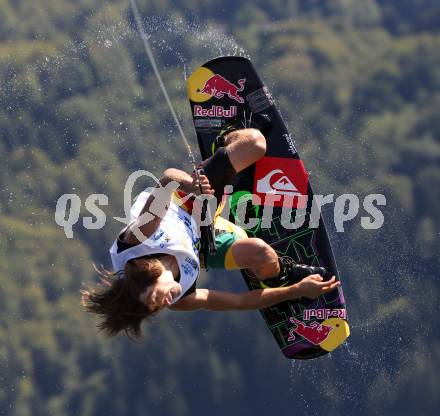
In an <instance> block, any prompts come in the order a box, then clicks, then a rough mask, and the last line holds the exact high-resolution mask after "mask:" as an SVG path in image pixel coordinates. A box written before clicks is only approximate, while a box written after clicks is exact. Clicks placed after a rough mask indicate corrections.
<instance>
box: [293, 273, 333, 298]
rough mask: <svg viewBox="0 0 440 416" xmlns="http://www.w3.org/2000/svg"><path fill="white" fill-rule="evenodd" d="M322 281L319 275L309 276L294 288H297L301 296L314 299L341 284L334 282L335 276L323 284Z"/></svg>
mask: <svg viewBox="0 0 440 416" xmlns="http://www.w3.org/2000/svg"><path fill="white" fill-rule="evenodd" d="M323 280H324V279H323V278H322V276H320V275H319V274H311V275H310V276H307V277H305V278H304V279H302V280H301V281H300V282H298V283H297V284H296V285H294V286H297V288H298V289H299V290H300V292H301V296H303V297H306V298H310V299H315V298H317V297H318V296H321V295H323V294H325V293H328V292H331V291H332V290H334V289H336V288H337V287H338V286H340V285H341V282H338V281H336V277H335V276H333V277H332V278H331V279H330V280H327V281H325V282H324V281H323Z"/></svg>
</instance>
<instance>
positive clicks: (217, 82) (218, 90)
mask: <svg viewBox="0 0 440 416" xmlns="http://www.w3.org/2000/svg"><path fill="white" fill-rule="evenodd" d="M245 82H246V78H243V79H239V80H238V85H235V84H233V83H232V82H230V81H228V80H227V79H226V78H224V77H222V76H221V75H218V74H215V75H213V76H212V77H211V78H209V79H208V80H207V81H206V82H205V85H204V86H203V88H202V89H201V90H200V91H198V92H200V93H203V94H209V95H211V96H212V97H215V98H217V99H220V98H223V97H224V96H225V95H227V96H228V97H229V98H230V99H231V100H234V101H237V102H238V103H240V104H243V103H244V99H243V98H242V97H241V96H240V95H239V94H238V93H239V92H242V91H243V90H244V84H245Z"/></svg>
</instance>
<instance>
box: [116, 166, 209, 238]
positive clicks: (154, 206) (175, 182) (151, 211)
mask: <svg viewBox="0 0 440 416" xmlns="http://www.w3.org/2000/svg"><path fill="white" fill-rule="evenodd" d="M159 182H160V184H159V185H158V186H157V187H156V188H154V189H153V191H152V192H151V195H150V196H149V197H148V199H147V201H146V202H145V205H144V207H143V208H142V211H141V212H140V215H139V218H138V219H137V221H135V222H134V223H133V224H131V225H130V228H129V229H128V230H127V231H126V232H125V234H124V242H125V243H127V244H132V245H136V244H139V243H140V242H142V241H143V240H144V239H145V238H148V237H151V236H152V235H153V234H154V232H155V231H156V230H157V228H158V227H159V224H160V222H161V221H162V219H163V217H164V216H165V214H166V213H167V210H168V207H169V205H170V202H171V198H172V195H173V192H174V191H176V190H177V189H180V190H182V191H184V192H185V193H188V194H189V193H191V192H192V193H200V189H199V185H198V183H197V182H196V178H195V176H190V175H188V174H187V173H186V172H184V171H182V170H179V169H173V168H171V169H167V170H165V172H164V173H163V175H162V177H161V178H160V180H159ZM200 184H201V187H202V191H203V192H204V193H212V192H211V187H210V185H209V181H208V179H207V178H206V176H204V175H201V176H200Z"/></svg>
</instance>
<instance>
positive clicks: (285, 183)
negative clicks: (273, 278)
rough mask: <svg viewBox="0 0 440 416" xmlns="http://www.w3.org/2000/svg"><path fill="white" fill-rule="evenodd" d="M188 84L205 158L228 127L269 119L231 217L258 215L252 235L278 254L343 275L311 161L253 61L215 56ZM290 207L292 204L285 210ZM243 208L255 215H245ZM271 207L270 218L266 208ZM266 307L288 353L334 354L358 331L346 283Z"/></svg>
mask: <svg viewBox="0 0 440 416" xmlns="http://www.w3.org/2000/svg"><path fill="white" fill-rule="evenodd" d="M187 88H188V96H189V100H190V104H191V112H192V116H193V121H194V126H195V130H196V134H197V139H198V144H199V147H200V152H201V156H202V158H203V159H206V158H208V157H209V156H211V155H212V151H213V150H212V149H213V142H214V140H215V139H216V137H217V136H218V135H219V133H220V132H221V131H222V130H223V129H225V128H226V127H228V126H230V125H232V124H233V123H237V122H238V123H241V125H242V126H243V127H248V126H252V120H257V119H260V120H263V124H264V123H265V129H264V130H265V131H264V135H265V137H266V141H267V151H266V154H265V156H264V157H263V158H262V159H260V160H259V161H257V162H256V163H255V164H254V165H252V166H251V167H249V168H247V169H246V170H245V171H243V172H240V174H239V175H237V178H236V180H235V182H234V184H233V193H232V194H231V195H230V196H229V205H230V206H229V208H230V212H231V220H232V221H233V222H234V223H236V224H237V225H241V226H246V224H248V222H247V220H248V218H255V219H256V221H254V224H253V225H252V228H249V226H246V228H247V229H246V232H247V234H248V236H250V237H258V238H261V239H263V240H264V241H266V242H267V243H268V244H270V245H271V246H272V247H273V248H274V250H275V251H276V252H277V253H278V255H280V256H289V257H291V258H292V259H293V260H294V261H295V262H297V263H301V264H307V265H310V266H321V267H325V268H326V269H327V270H328V271H330V272H331V274H332V275H335V276H336V278H337V279H338V280H339V273H338V270H337V267H336V262H335V259H334V256H333V252H332V249H331V246H330V242H329V239H328V236H327V232H326V229H325V225H324V222H323V220H322V218H321V215H320V213H318V220H316V219H315V220H312V201H313V191H312V188H311V186H310V183H309V178H308V173H307V171H306V169H305V167H304V163H303V161H302V160H301V158H300V156H299V154H298V151H297V149H296V144H295V142H294V140H293V138H292V135H291V134H290V133H289V131H288V129H287V127H286V124H285V123H284V121H283V119H282V117H281V114H280V112H279V111H278V110H277V108H276V105H275V102H274V99H273V97H272V95H271V94H270V92H269V90H268V89H267V87H266V86H265V85H264V84H263V82H262V81H261V79H260V77H259V76H258V74H257V72H256V71H255V69H254V67H253V65H252V63H251V62H250V61H249V60H248V59H246V58H244V57H237V56H225V57H219V58H216V59H213V60H211V61H209V62H206V63H205V64H203V65H202V66H200V67H199V68H197V69H196V70H195V71H194V72H193V73H192V74H191V76H190V77H189V78H188V83H187ZM252 194H253V195H254V196H253V197H252ZM255 195H256V196H255ZM283 207H284V208H288V209H287V210H286V209H285V210H284V213H283ZM243 211H244V212H245V213H246V212H247V214H248V215H247V217H246V216H245V217H243V215H240V213H241V214H243ZM268 212H270V213H271V215H270V223H268V222H267V220H265V218H267V215H264V214H265V213H266V214H267V213H268ZM286 212H288V213H290V214H289V215H288V217H286ZM315 217H316V215H315ZM243 218H244V219H243ZM295 221H298V222H295ZM313 221H314V222H315V224H313V227H312V226H311V225H312V224H311V223H312V222H313ZM301 222H302V224H301ZM292 224H293V227H292ZM242 274H243V277H244V279H245V281H246V284H247V286H248V288H249V289H250V290H255V289H261V287H262V285H261V282H260V281H259V280H258V279H257V278H256V277H255V276H252V274H251V273H250V272H249V271H247V270H242ZM260 312H261V314H262V315H263V317H264V319H265V321H266V323H267V326H268V327H269V329H270V331H271V332H272V334H273V336H274V338H275V340H276V342H277V343H278V345H279V347H280V349H281V350H282V352H283V353H284V355H285V356H286V357H288V358H294V359H311V358H315V357H319V356H321V355H324V354H327V353H329V352H331V351H333V350H334V349H335V348H336V347H338V346H339V345H341V344H342V343H343V342H344V341H345V340H346V339H347V337H348V336H349V334H350V329H349V326H348V323H347V313H346V308H345V300H344V296H343V292H342V288H341V287H339V288H337V289H335V290H333V291H332V292H330V293H327V294H325V295H323V296H321V297H319V298H317V299H308V298H300V299H296V300H291V301H287V302H282V303H279V304H277V305H274V306H271V307H269V308H266V309H263V310H261V311H260Z"/></svg>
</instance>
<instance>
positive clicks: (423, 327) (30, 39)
mask: <svg viewBox="0 0 440 416" xmlns="http://www.w3.org/2000/svg"><path fill="white" fill-rule="evenodd" d="M139 4H140V9H141V13H142V15H143V17H144V18H145V22H144V23H145V28H146V30H147V31H148V33H150V34H151V35H152V37H151V41H152V43H153V46H154V49H155V53H156V56H157V58H158V60H159V64H160V67H161V68H162V69H163V76H164V79H165V80H166V83H167V86H168V89H169V92H170V94H171V96H172V100H173V102H174V104H175V105H176V107H177V109H178V113H179V117H180V118H181V120H182V122H183V124H184V129H185V131H186V133H187V135H188V137H189V138H190V140H191V142H192V144H193V146H194V147H195V146H196V140H195V134H194V129H193V127H192V124H191V118H190V109H189V104H188V102H187V100H186V91H185V78H186V77H187V76H188V74H189V73H190V72H191V70H193V69H195V68H196V67H197V66H199V65H200V64H202V63H203V62H205V61H206V60H208V59H211V58H214V57H215V56H218V55H221V54H240V55H244V56H249V57H250V58H251V59H252V61H253V62H254V64H255V66H256V68H257V69H258V70H259V72H260V73H261V75H262V78H263V79H264V81H265V82H266V84H267V85H268V87H269V88H270V90H271V92H272V94H273V95H274V97H275V98H276V100H277V103H278V106H279V108H280V109H281V110H282V114H283V116H284V118H285V120H286V122H287V123H288V125H289V128H290V130H291V132H292V134H293V137H294V140H295V144H296V146H297V148H298V150H299V152H300V154H301V156H302V158H303V159H304V160H305V164H306V166H307V168H308V170H309V171H310V174H311V181H312V184H313V187H314V189H315V192H317V193H320V194H330V193H334V194H335V195H341V194H343V193H354V194H357V195H358V196H359V197H360V199H361V200H362V199H363V197H364V196H365V195H367V194H369V193H382V194H384V195H385V196H386V198H387V205H386V206H385V207H381V209H382V211H383V213H384V216H385V223H384V226H383V227H382V228H381V229H379V230H364V229H363V228H362V227H361V224H360V220H359V218H357V219H355V220H353V221H351V222H350V223H349V224H348V225H347V226H346V229H345V232H344V233H337V232H336V229H335V227H334V224H333V222H332V211H331V210H328V209H327V210H325V211H324V215H326V218H327V224H328V227H327V228H328V231H329V233H330V237H331V240H332V243H333V246H334V251H335V255H336V258H337V261H338V265H339V268H340V271H341V276H342V279H343V285H344V292H345V296H346V299H347V303H348V311H349V319H350V323H351V329H352V335H351V337H350V339H349V342H348V345H346V346H344V347H341V348H339V349H338V350H336V351H335V352H334V353H332V354H331V355H328V356H325V357H323V358H320V359H316V360H312V361H306V362H298V361H292V362H290V361H288V360H286V359H285V358H284V357H283V356H282V354H281V353H280V351H279V350H278V347H277V346H276V344H275V342H274V340H273V339H272V337H271V335H270V334H269V332H268V331H267V329H266V327H265V324H264V322H263V320H262V319H261V318H260V316H259V314H258V312H246V313H244V312H243V313H236V312H234V313H232V312H231V313H222V314H214V313H208V312H197V313H192V314H179V313H173V312H171V311H170V312H166V313H164V314H163V316H158V317H157V318H156V319H154V322H153V323H152V324H150V325H145V328H144V329H145V341H144V342H143V343H141V344H134V343H131V342H129V341H128V340H126V339H125V338H124V337H118V338H116V339H113V340H106V339H105V338H104V337H103V336H102V335H101V334H98V333H97V331H96V328H95V323H96V322H95V321H94V319H93V318H92V317H91V316H89V315H87V314H86V313H84V312H83V311H82V309H81V307H80V304H79V290H80V289H81V287H82V284H83V283H84V282H90V281H94V280H96V276H95V275H94V272H93V269H92V263H93V262H96V263H103V264H104V265H106V266H107V267H109V266H110V261H109V257H108V253H107V250H108V248H109V246H110V244H111V242H112V241H113V239H114V237H115V235H116V233H117V232H118V230H119V228H120V226H121V224H120V223H118V222H117V221H115V220H113V217H114V216H123V198H122V190H123V186H124V184H125V181H126V179H127V177H128V175H129V174H130V173H131V172H133V171H134V170H137V169H148V170H151V171H153V172H155V173H156V174H157V175H159V174H160V172H161V170H163V169H164V168H166V167H170V166H177V167H181V168H185V169H189V168H190V165H189V163H188V161H187V157H186V151H185V148H184V146H183V145H182V143H181V142H180V139H179V137H178V132H177V130H176V128H175V126H174V124H173V121H172V119H171V116H170V114H169V112H168V109H167V108H166V106H165V103H164V102H163V99H162V96H161V92H160V91H159V89H158V86H157V83H156V80H155V79H154V77H153V74H152V71H151V69H150V66H149V63H148V62H147V60H146V57H145V55H144V51H143V49H142V45H141V43H140V39H139V35H138V33H137V32H136V31H135V30H134V26H133V19H132V15H131V14H130V12H129V2H128V1H121V0H114V1H98V0H77V1H67V0H44V1H42V0H33V1H31V0H14V1H12V0H0V213H1V216H0V311H1V315H0V414H2V415H8V416H9V415H11V416H12V415H14V416H27V415H56V416H64V415H66V416H67V415H82V416H89V415H90V416H91V415H128V414H130V415H133V416H135V415H145V414H148V415H171V414H172V415H176V416H186V415H199V414H200V415H206V414H210V415H211V416H213V415H224V414H225V413H229V414H232V415H236V414H237V415H238V414H240V415H243V416H245V415H265V414H279V415H287V414H289V415H291V414H301V415H309V414H310V415H315V414H316V415H353V414H360V415H361V414H362V415H363V414H365V415H367V414H381V415H382V414H387V415H397V414H399V415H412V414H419V415H434V414H438V409H439V405H440V396H439V394H438V392H439V389H440V376H439V370H440V325H439V322H438V321H439V317H438V299H439V291H440V290H439V283H438V278H439V270H440V264H439V257H440V256H439V255H440V249H439V247H440V246H439V235H440V208H439V201H440V117H439V114H440V34H439V30H440V3H439V2H438V1H435V0H432V1H431V0H412V1H410V0H264V1H260V0H257V1H250V2H249V1H248V2H237V1H233V0H224V1H222V2H220V1H214V0H204V1H203V0H185V2H179V1H172V0H149V1H145V0H140V1H139ZM148 185H151V183H149V184H147V183H143V184H139V190H140V189H141V188H142V187H144V186H148ZM65 193H76V194H77V195H78V196H79V197H80V198H81V200H82V202H83V210H82V212H81V218H80V219H82V217H83V216H86V215H90V214H89V213H87V211H86V210H85V209H84V201H85V199H86V198H87V196H88V195H90V194H93V193H104V194H106V195H108V198H109V205H108V206H107V207H103V209H104V211H105V213H106V216H107V223H106V225H105V227H104V228H102V229H99V230H87V229H86V228H85V227H84V226H83V225H82V223H81V221H79V222H78V224H77V225H76V226H75V227H74V238H73V239H68V238H66V236H65V234H64V232H63V229H62V228H60V227H59V226H58V225H57V224H56V223H55V220H54V214H55V206H56V202H57V200H58V198H59V197H60V196H61V195H62V194H65ZM201 280H202V284H203V285H207V286H209V287H213V288H214V287H215V288H220V289H225V290H232V291H241V290H245V284H244V282H243V281H242V279H241V277H240V274H239V273H232V274H229V273H228V274H226V273H220V272H219V273H212V272H209V273H207V274H204V275H203V276H202V277H201Z"/></svg>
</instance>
